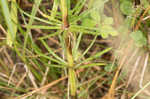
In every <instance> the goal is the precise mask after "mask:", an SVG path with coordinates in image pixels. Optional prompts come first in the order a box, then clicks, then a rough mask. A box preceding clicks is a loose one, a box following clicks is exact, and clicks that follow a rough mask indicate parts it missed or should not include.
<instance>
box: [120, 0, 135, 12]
mask: <svg viewBox="0 0 150 99" xmlns="http://www.w3.org/2000/svg"><path fill="white" fill-rule="evenodd" d="M120 10H121V12H122V13H123V14H125V15H131V14H133V13H134V12H135V10H134V8H133V6H132V2H131V1H127V0H124V1H123V2H122V3H121V4H120Z"/></svg>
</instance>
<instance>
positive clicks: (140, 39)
mask: <svg viewBox="0 0 150 99" xmlns="http://www.w3.org/2000/svg"><path fill="white" fill-rule="evenodd" d="M130 36H131V38H132V39H133V40H134V42H135V44H136V46H138V47H142V46H145V45H146V44H147V39H146V37H145V36H144V34H143V32H142V31H140V30H138V31H135V32H132V33H131V34H130Z"/></svg>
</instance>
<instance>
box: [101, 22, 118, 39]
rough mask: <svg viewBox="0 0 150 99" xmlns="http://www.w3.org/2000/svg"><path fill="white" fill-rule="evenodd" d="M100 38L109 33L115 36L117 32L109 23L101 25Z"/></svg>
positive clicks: (105, 36)
mask: <svg viewBox="0 0 150 99" xmlns="http://www.w3.org/2000/svg"><path fill="white" fill-rule="evenodd" d="M100 33H101V36H102V38H104V39H105V38H107V37H108V36H109V35H111V36H116V35H118V32H117V31H116V30H115V29H114V28H113V27H112V26H110V25H103V26H102V27H101V30H100Z"/></svg>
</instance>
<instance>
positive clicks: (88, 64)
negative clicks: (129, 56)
mask: <svg viewBox="0 0 150 99" xmlns="http://www.w3.org/2000/svg"><path fill="white" fill-rule="evenodd" d="M23 2H24V0H22V3H23ZM112 3H115V1H113V0H112V2H111V1H109V0H96V1H94V0H45V1H43V0H30V1H29V0H28V1H27V3H24V4H23V5H22V4H20V5H19V3H17V2H16V0H12V1H9V2H8V1H7V0H0V7H1V8H2V10H0V15H3V16H2V17H4V19H0V20H4V23H0V24H1V25H2V26H3V28H4V29H5V30H6V31H7V34H4V33H2V34H1V33H0V36H2V37H4V38H5V39H4V40H1V39H0V92H2V93H3V94H4V95H5V96H8V97H9V98H10V97H16V98H19V99H21V98H23V97H26V98H27V99H43V98H44V99H49V98H50V99H51V98H53V99H55V98H58V99H69V98H70V99H75V98H76V99H96V98H101V97H102V96H104V95H105V93H106V92H107V91H108V90H109V87H110V86H111V83H112V80H113V76H114V74H115V71H116V68H117V66H116V65H114V63H113V61H112V60H111V56H113V55H112V54H113V52H115V49H114V48H113V47H110V46H109V44H105V43H98V42H97V41H101V40H104V41H106V42H107V41H109V38H110V37H114V38H115V37H116V36H118V35H119V33H120V31H122V29H125V30H126V28H122V27H127V26H129V27H128V28H134V27H133V26H134V25H136V23H137V22H138V18H140V16H134V14H135V13H139V10H138V9H132V8H130V7H129V9H130V10H136V11H135V12H134V11H133V12H132V11H126V9H127V8H126V7H124V6H125V5H126V4H128V3H125V4H123V3H124V1H123V0H120V1H119V3H120V4H121V8H119V9H120V10H121V11H122V13H123V14H124V15H126V16H127V17H125V22H124V23H125V24H120V27H118V28H119V29H118V28H116V27H115V24H117V23H116V21H115V18H114V16H113V14H114V13H117V12H113V9H111V7H110V6H109V5H112V7H114V6H113V4H112ZM30 4H31V5H32V6H31V7H30V6H29V5H30ZM130 4H131V5H132V3H130ZM25 6H28V8H27V9H26V8H25ZM145 9H146V8H145ZM108 10H109V11H111V12H112V13H108V12H109V11H108ZM141 12H142V11H141ZM120 13H121V12H120ZM129 16H130V17H133V18H131V19H132V20H129V18H128V17H129ZM0 18H1V17H0ZM120 19H121V18H120ZM118 20H119V17H118ZM0 22H1V21H0ZM128 24H129V25H128ZM146 25H147V26H148V25H149V23H148V22H147V23H146ZM144 26H145V25H144V24H141V27H140V29H141V28H142V29H141V31H142V32H141V33H145V34H144V37H146V32H147V31H144ZM140 29H139V30H140ZM0 30H1V29H0ZM124 32H125V31H124ZM144 37H143V38H137V37H134V38H135V39H136V40H138V41H139V42H140V44H141V43H142V40H143V39H145V38H144ZM84 39H86V40H87V41H85V40H84ZM112 42H113V41H112ZM142 44H143V43H142ZM117 61H119V60H117ZM117 61H115V64H117ZM118 64H119V63H118ZM110 65H111V66H110ZM112 67H114V68H115V69H113V68H112ZM110 68H111V70H110ZM108 69H109V70H108ZM118 79H120V78H118ZM8 82H9V83H8ZM124 83H125V81H124V78H122V79H121V80H120V81H119V80H118V86H119V85H121V84H124ZM124 87H125V86H123V87H122V88H124ZM123 91H124V90H122V89H119V90H117V91H116V94H122V93H123ZM100 92H101V94H100ZM119 92H120V93H119ZM137 94H138V93H137ZM137 94H136V95H137ZM136 95H135V96H136ZM135 96H133V97H135ZM118 97H119V96H118Z"/></svg>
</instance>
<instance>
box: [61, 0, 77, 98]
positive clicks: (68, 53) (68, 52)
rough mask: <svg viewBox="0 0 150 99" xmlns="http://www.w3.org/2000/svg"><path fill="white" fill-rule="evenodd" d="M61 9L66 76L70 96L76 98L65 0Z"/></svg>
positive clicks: (62, 0)
mask: <svg viewBox="0 0 150 99" xmlns="http://www.w3.org/2000/svg"><path fill="white" fill-rule="evenodd" d="M61 9H62V21H63V30H64V33H66V34H65V45H66V57H67V61H68V67H69V69H68V75H69V78H68V79H69V80H68V81H69V86H70V90H71V96H73V97H75V96H76V74H75V70H74V69H73V67H74V59H73V55H72V43H71V42H72V41H71V37H72V36H71V34H70V32H69V30H68V27H69V22H68V7H67V0H61Z"/></svg>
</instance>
